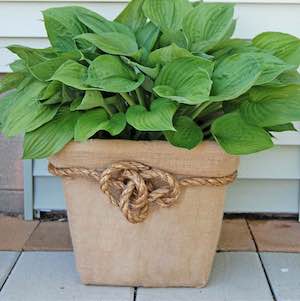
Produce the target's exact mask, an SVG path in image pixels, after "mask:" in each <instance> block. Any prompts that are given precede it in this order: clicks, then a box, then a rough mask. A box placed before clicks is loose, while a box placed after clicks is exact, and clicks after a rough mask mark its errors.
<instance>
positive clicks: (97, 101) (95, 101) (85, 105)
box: [71, 90, 103, 111]
mask: <svg viewBox="0 0 300 301" xmlns="http://www.w3.org/2000/svg"><path fill="white" fill-rule="evenodd" d="M101 106H103V96H102V94H101V92H100V91H93V90H90V91H86V92H85V94H84V97H83V99H82V100H80V102H79V104H78V105H76V106H75V107H73V108H72V109H71V110H72V111H73V110H89V109H93V108H97V107H101Z"/></svg>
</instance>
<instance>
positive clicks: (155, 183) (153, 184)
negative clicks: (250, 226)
mask: <svg viewBox="0 0 300 301" xmlns="http://www.w3.org/2000/svg"><path fill="white" fill-rule="evenodd" d="M48 170H49V172H50V173H52V174H53V175H56V176H62V177H78V176H83V177H88V178H92V179H94V180H95V181H97V182H98V183H99V186H100V189H101V190H102V192H103V193H105V194H106V195H107V196H108V198H109V199H110V202H111V203H112V204H113V205H115V206H117V207H119V208H120V210H121V211H122V213H123V214H124V216H125V217H126V218H127V220H128V221H129V222H130V223H134V224H136V223H141V222H143V221H144V220H145V219H146V218H147V216H148V214H149V209H150V207H151V206H160V207H171V206H173V205H175V204H176V202H177V200H178V198H179V194H180V188H181V187H182V186H210V187H215V186H224V185H228V184H229V183H231V182H233V181H234V180H235V178H236V175H237V172H234V173H232V174H230V175H227V176H223V177H187V178H184V177H183V178H181V179H180V180H178V179H177V178H176V176H175V175H172V174H170V173H168V172H166V171H163V170H160V169H157V168H152V167H150V166H148V165H145V164H143V163H139V162H134V161H124V162H118V163H113V164H112V165H111V166H110V167H108V168H106V169H104V170H97V169H87V168H82V167H71V168H58V167H55V166H54V165H52V164H51V163H50V164H49V166H48Z"/></svg>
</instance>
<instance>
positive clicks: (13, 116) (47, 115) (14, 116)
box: [2, 81, 57, 137]
mask: <svg viewBox="0 0 300 301" xmlns="http://www.w3.org/2000/svg"><path fill="white" fill-rule="evenodd" d="M44 87H45V84H43V83H41V82H38V81H32V82H31V83H30V84H29V85H28V86H27V87H26V88H25V89H23V90H21V91H19V92H18V93H17V94H16V96H15V100H14V105H13V106H12V107H11V108H10V110H9V112H8V114H7V116H6V118H5V122H4V123H3V128H2V132H3V134H4V135H5V136H7V137H12V136H15V135H17V134H19V133H23V132H25V131H31V130H32V129H35V128H37V127H39V126H41V125H42V124H44V123H46V122H47V121H49V120H51V119H52V118H53V117H54V115H55V114H56V112H57V107H53V106H43V105H41V104H40V103H39V102H38V101H37V97H38V95H39V94H40V92H41V91H42V89H43V88H44Z"/></svg>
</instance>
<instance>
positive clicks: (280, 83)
mask: <svg viewBox="0 0 300 301" xmlns="http://www.w3.org/2000/svg"><path fill="white" fill-rule="evenodd" d="M264 85H265V86H270V87H284V86H289V85H300V74H299V73H298V72H297V71H296V70H291V71H286V72H283V73H281V74H280V75H279V76H278V77H277V78H276V79H274V80H273V81H271V82H269V83H266V84H264Z"/></svg>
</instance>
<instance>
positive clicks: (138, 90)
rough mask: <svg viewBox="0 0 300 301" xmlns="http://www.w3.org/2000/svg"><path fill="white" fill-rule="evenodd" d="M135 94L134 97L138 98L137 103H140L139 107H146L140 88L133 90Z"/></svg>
mask: <svg viewBox="0 0 300 301" xmlns="http://www.w3.org/2000/svg"><path fill="white" fill-rule="evenodd" d="M135 93H136V96H137V98H138V101H139V103H140V105H142V106H144V107H145V106H146V105H145V99H144V95H143V93H142V91H141V88H140V87H138V88H137V89H136V90H135Z"/></svg>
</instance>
